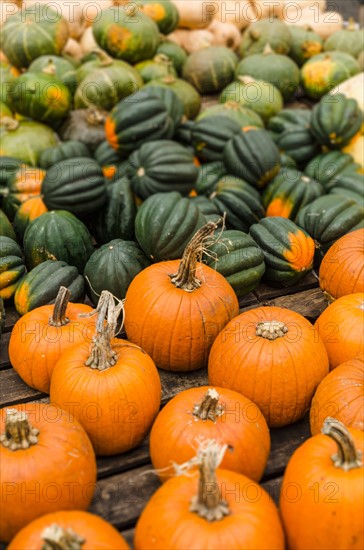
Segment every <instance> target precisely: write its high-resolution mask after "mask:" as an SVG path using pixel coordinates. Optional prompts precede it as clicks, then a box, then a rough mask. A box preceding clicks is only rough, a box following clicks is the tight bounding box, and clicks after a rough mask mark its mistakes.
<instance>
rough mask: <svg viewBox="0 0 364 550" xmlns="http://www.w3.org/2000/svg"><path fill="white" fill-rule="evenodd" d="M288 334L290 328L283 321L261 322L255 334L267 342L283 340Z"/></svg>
mask: <svg viewBox="0 0 364 550" xmlns="http://www.w3.org/2000/svg"><path fill="white" fill-rule="evenodd" d="M287 332H288V327H287V326H286V325H285V324H284V323H282V321H261V322H260V323H257V329H256V331H255V334H256V335H257V336H261V338H266V339H267V340H276V339H277V338H282V336H284V335H285V334H286V333H287Z"/></svg>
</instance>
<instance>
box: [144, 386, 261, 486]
mask: <svg viewBox="0 0 364 550" xmlns="http://www.w3.org/2000/svg"><path fill="white" fill-rule="evenodd" d="M199 438H201V439H216V440H217V441H219V442H221V443H227V444H228V445H229V448H230V449H231V451H230V452H227V453H226V454H225V456H224V459H223V461H222V463H221V468H224V469H227V470H232V471H234V472H238V473H241V474H244V475H246V476H248V477H250V478H251V479H254V480H255V481H259V480H260V479H261V477H262V475H263V472H264V469H265V466H266V464H267V460H268V455H269V450H270V437H269V430H268V426H267V423H266V421H265V419H264V416H263V415H262V413H261V411H260V410H259V408H258V407H257V405H255V404H254V403H252V402H251V401H250V400H249V399H247V398H246V397H244V396H243V395H241V394H239V393H237V392H235V391H231V390H227V389H225V388H212V387H209V386H202V387H200V388H191V389H188V390H185V391H182V392H181V393H179V394H178V395H176V396H175V397H173V399H171V401H169V403H167V405H166V406H165V407H164V408H163V409H162V410H161V412H160V413H159V415H158V416H157V418H156V420H155V422H154V424H153V428H152V431H151V433H150V456H151V459H152V464H153V466H154V468H155V469H156V470H157V471H159V472H158V473H159V475H160V479H161V480H162V481H165V480H166V479H168V478H170V477H171V476H172V475H173V470H172V468H170V469H169V470H168V466H172V464H173V463H176V462H187V461H188V460H189V459H190V458H192V457H193V456H194V454H195V447H196V441H197V440H198V439H199Z"/></svg>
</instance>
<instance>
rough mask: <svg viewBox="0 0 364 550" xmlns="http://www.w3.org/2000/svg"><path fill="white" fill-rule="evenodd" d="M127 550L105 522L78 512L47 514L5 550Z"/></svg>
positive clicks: (22, 531)
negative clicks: (56, 549)
mask: <svg viewBox="0 0 364 550" xmlns="http://www.w3.org/2000/svg"><path fill="white" fill-rule="evenodd" d="M46 543H48V545H49V546H48V547H49V548H52V549H53V548H59V549H62V548H65V549H72V550H128V549H129V545H128V544H127V542H126V541H125V539H124V538H123V537H122V536H121V535H120V534H119V533H118V532H117V530H116V529H115V527H113V526H112V525H110V523H108V522H107V521H105V520H104V519H102V518H100V517H99V516H96V515H95V514H90V513H88V512H83V511H80V510H72V511H62V512H55V513H53V514H46V515H45V516H42V517H40V518H38V519H36V520H34V521H32V522H31V523H29V524H28V525H27V526H26V527H24V528H23V529H21V531H19V533H17V535H16V536H15V537H14V538H13V540H12V541H11V543H10V544H9V546H8V547H7V550H44V548H45V547H46Z"/></svg>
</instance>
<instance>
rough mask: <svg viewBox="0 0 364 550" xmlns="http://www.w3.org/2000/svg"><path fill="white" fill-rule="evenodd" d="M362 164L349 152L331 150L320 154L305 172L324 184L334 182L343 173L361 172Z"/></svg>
mask: <svg viewBox="0 0 364 550" xmlns="http://www.w3.org/2000/svg"><path fill="white" fill-rule="evenodd" d="M360 171H361V166H360V164H357V163H355V162H354V159H353V157H352V156H351V155H349V154H348V153H342V152H341V151H329V152H328V153H322V154H321V155H318V156H317V157H315V158H314V159H312V160H311V162H310V163H309V164H308V165H307V166H306V168H305V174H307V175H308V176H310V178H314V179H315V180H317V181H319V182H320V183H322V184H323V185H324V187H325V188H326V185H327V184H329V183H330V184H333V183H334V182H335V181H336V180H337V179H338V178H339V177H340V176H341V175H343V174H352V173H359V172H360Z"/></svg>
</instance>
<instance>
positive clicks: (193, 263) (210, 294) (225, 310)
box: [125, 222, 239, 371]
mask: <svg viewBox="0 0 364 550" xmlns="http://www.w3.org/2000/svg"><path fill="white" fill-rule="evenodd" d="M216 229H217V224H215V223H213V222H209V223H207V224H206V225H204V226H203V227H202V228H201V229H199V230H198V231H197V233H196V234H195V235H194V237H193V238H192V239H191V241H190V243H189V244H188V245H187V247H186V249H185V251H184V254H183V257H182V259H181V260H172V261H166V262H160V263H156V264H153V265H151V266H149V267H147V268H146V269H144V270H143V271H141V272H140V273H139V274H138V275H137V276H136V277H135V279H134V280H133V281H132V283H131V284H130V286H129V288H128V291H127V293H126V300H125V330H126V334H127V337H128V339H129V340H130V341H131V342H134V343H135V344H137V345H139V346H141V347H142V348H143V349H144V350H145V351H146V352H147V353H149V355H150V356H151V357H152V359H153V361H154V362H155V364H156V365H157V367H159V368H162V369H165V370H171V371H192V370H195V369H199V368H202V367H204V366H206V364H207V359H208V354H209V351H210V348H211V346H212V343H213V341H214V339H215V338H216V336H217V335H218V333H219V332H220V330H221V329H222V328H223V327H224V326H225V325H226V323H228V322H229V321H230V319H232V318H233V317H235V316H236V315H238V313H239V303H238V299H237V297H236V295H235V292H234V290H233V289H232V287H231V286H230V284H229V283H228V282H227V281H226V279H225V278H224V277H223V276H222V275H220V274H219V273H218V272H217V271H215V270H214V269H212V268H211V267H208V266H206V265H203V264H201V263H199V262H198V259H199V258H200V256H201V254H202V251H203V243H204V241H205V240H206V239H207V238H208V237H209V236H211V235H212V234H213V233H214V231H215V230H216Z"/></svg>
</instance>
